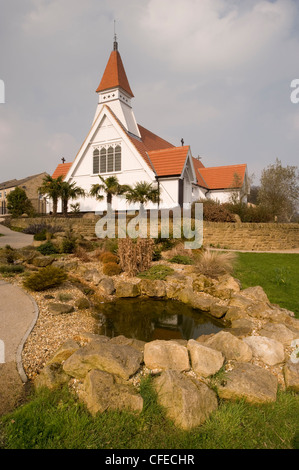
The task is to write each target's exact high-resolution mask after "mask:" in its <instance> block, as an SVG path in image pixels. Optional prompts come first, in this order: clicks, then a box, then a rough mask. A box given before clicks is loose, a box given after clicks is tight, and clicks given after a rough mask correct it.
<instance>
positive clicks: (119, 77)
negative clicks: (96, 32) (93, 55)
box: [96, 35, 134, 98]
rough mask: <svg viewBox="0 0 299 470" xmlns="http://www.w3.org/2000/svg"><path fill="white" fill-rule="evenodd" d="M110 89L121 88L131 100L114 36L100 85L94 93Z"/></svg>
mask: <svg viewBox="0 0 299 470" xmlns="http://www.w3.org/2000/svg"><path fill="white" fill-rule="evenodd" d="M112 88H122V89H123V91H125V92H126V93H127V94H128V95H129V96H130V97H131V98H133V97H134V95H133V92H132V90H131V87H130V84H129V81H128V78H127V74H126V71H125V68H124V65H123V62H122V60H121V56H120V53H119V51H118V42H117V38H116V35H115V36H114V43H113V51H112V52H111V54H110V57H109V60H108V63H107V65H106V69H105V71H104V74H103V77H102V80H101V83H100V84H99V86H98V88H97V90H96V92H97V93H99V92H102V91H106V90H110V89H112Z"/></svg>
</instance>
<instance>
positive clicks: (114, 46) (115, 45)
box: [113, 20, 118, 51]
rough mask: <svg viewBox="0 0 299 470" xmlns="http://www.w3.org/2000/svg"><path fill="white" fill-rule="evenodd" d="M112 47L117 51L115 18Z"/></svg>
mask: <svg viewBox="0 0 299 470" xmlns="http://www.w3.org/2000/svg"><path fill="white" fill-rule="evenodd" d="M113 49H114V50H115V51H117V49H118V44H117V36H116V20H114V43H113Z"/></svg>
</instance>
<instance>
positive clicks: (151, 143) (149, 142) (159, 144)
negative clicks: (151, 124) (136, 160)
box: [138, 124, 174, 152]
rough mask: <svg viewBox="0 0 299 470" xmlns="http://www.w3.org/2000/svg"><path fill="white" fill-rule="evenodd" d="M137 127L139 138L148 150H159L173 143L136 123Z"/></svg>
mask: <svg viewBox="0 0 299 470" xmlns="http://www.w3.org/2000/svg"><path fill="white" fill-rule="evenodd" d="M138 129H139V132H140V135H141V140H142V142H143V143H144V145H145V147H146V150H147V151H148V152H150V151H151V150H161V149H167V148H170V147H174V145H172V144H170V143H169V142H167V141H166V140H164V139H162V138H161V137H159V136H158V135H156V134H153V132H151V131H149V130H148V129H145V127H142V126H140V124H138Z"/></svg>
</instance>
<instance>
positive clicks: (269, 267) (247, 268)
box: [234, 253, 299, 318]
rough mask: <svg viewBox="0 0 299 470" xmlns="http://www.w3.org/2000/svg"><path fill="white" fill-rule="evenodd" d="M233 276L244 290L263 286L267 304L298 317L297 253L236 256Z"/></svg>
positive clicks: (298, 259)
mask: <svg viewBox="0 0 299 470" xmlns="http://www.w3.org/2000/svg"><path fill="white" fill-rule="evenodd" d="M234 276H235V277H236V278H238V279H239V280H240V281H241V283H242V288H243V289H245V288H246V287H251V286H261V287H263V289H264V291H265V292H266V294H267V295H268V298H269V300H270V302H272V303H275V304H278V305H279V306H280V307H284V308H286V309H288V310H291V311H292V312H294V313H295V315H296V318H299V296H298V291H299V254H276V253H238V260H237V263H236V266H235V270H234Z"/></svg>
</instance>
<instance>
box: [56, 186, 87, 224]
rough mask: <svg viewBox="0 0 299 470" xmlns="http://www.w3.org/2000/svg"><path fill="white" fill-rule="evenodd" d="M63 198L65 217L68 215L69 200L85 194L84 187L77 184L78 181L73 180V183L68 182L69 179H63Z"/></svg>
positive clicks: (61, 191)
mask: <svg viewBox="0 0 299 470" xmlns="http://www.w3.org/2000/svg"><path fill="white" fill-rule="evenodd" d="M59 195H60V197H61V200H62V213H63V215H64V216H65V217H67V209H68V202H69V200H70V199H77V198H78V197H80V196H83V197H84V196H85V191H84V189H82V188H80V187H79V186H76V182H75V181H73V182H72V183H68V182H67V181H63V182H62V183H61V187H60V193H59Z"/></svg>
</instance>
